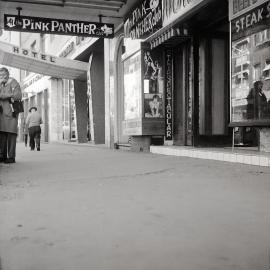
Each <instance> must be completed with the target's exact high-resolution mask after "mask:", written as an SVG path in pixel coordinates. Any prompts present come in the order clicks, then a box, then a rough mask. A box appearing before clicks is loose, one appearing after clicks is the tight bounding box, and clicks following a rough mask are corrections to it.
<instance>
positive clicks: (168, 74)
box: [165, 49, 173, 141]
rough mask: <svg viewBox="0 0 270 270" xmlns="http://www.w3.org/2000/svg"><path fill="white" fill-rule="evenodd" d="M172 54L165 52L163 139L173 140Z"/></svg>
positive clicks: (168, 51)
mask: <svg viewBox="0 0 270 270" xmlns="http://www.w3.org/2000/svg"><path fill="white" fill-rule="evenodd" d="M172 59H173V52H172V49H167V50H166V59H165V139H166V140H167V141H171V140H172V139H173V136H172V133H173V114H172V112H173V98H172V97H173V78H172V76H173V61H172Z"/></svg>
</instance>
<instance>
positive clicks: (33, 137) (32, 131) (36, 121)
mask: <svg viewBox="0 0 270 270" xmlns="http://www.w3.org/2000/svg"><path fill="white" fill-rule="evenodd" d="M41 124H42V118H41V115H40V114H39V113H38V111H37V107H32V108H30V110H29V114H28V116H27V118H26V126H28V131H29V137H30V147H31V150H32V151H33V150H35V146H36V148H37V151H40V134H41V128H40V125H41Z"/></svg>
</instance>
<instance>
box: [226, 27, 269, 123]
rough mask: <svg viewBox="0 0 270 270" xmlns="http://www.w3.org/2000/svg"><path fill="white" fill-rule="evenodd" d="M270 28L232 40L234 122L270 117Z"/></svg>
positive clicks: (232, 103)
mask: <svg viewBox="0 0 270 270" xmlns="http://www.w3.org/2000/svg"><path fill="white" fill-rule="evenodd" d="M269 37H270V29H265V30H262V31H259V32H257V33H253V34H250V35H247V36H245V37H244V38H241V39H238V40H235V41H233V42H232V91H231V99H232V100H231V105H232V116H231V118H232V119H231V120H232V122H245V121H252V120H266V119H269V120H270V45H269V40H270V39H269Z"/></svg>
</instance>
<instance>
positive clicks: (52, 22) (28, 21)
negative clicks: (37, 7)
mask: <svg viewBox="0 0 270 270" xmlns="http://www.w3.org/2000/svg"><path fill="white" fill-rule="evenodd" d="M4 28H5V30H8V31H19V32H33V33H44V34H54V35H69V36H87V37H98V38H113V37H114V25H113V24H106V23H97V22H83V21H71V20H61V19H52V18H40V17H29V16H18V15H10V14H5V15H4Z"/></svg>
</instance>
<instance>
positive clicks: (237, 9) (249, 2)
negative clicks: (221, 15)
mask: <svg viewBox="0 0 270 270" xmlns="http://www.w3.org/2000/svg"><path fill="white" fill-rule="evenodd" d="M268 1H269V0H230V1H229V16H230V20H232V19H234V18H236V17H238V16H241V15H243V14H244V13H246V12H248V11H250V10H251V9H253V8H255V7H257V6H260V5H261V4H263V3H265V2H268ZM251 19H252V18H250V20H251ZM247 23H249V22H248V21H247Z"/></svg>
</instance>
